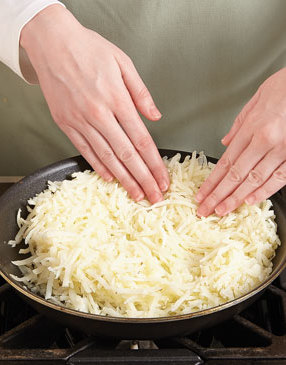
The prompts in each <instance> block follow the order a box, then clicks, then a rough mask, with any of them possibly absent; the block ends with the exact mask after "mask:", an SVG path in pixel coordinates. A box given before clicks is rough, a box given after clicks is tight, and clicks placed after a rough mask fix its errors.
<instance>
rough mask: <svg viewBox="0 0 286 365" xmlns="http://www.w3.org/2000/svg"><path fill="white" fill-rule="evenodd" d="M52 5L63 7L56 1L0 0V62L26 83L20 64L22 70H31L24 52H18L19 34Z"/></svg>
mask: <svg viewBox="0 0 286 365" xmlns="http://www.w3.org/2000/svg"><path fill="white" fill-rule="evenodd" d="M52 4H61V5H62V6H64V4H63V3H61V2H59V1H57V0H0V61H2V62H3V63H5V64H6V65H7V66H8V67H10V68H11V69H12V70H13V71H14V72H16V74H18V75H19V76H20V77H22V79H24V80H25V81H26V82H28V81H27V80H26V79H25V77H24V75H23V73H22V70H21V67H20V62H21V66H22V69H24V68H25V69H27V70H29V69H30V70H32V65H31V64H30V62H29V59H28V57H27V56H26V54H25V52H23V50H22V52H19V50H20V45H19V40H20V34H21V31H22V28H23V27H24V26H25V25H26V24H27V23H28V22H29V21H30V20H31V19H32V18H33V17H34V16H35V15H36V14H38V13H39V12H40V11H41V10H43V9H45V8H46V7H47V6H49V5H52ZM25 75H26V72H25Z"/></svg>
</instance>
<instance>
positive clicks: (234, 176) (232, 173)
mask: <svg viewBox="0 0 286 365" xmlns="http://www.w3.org/2000/svg"><path fill="white" fill-rule="evenodd" d="M228 178H229V180H230V181H232V182H235V183H240V182H241V181H242V178H241V176H240V173H239V172H238V169H237V167H236V166H232V167H231V168H230V170H229V173H228Z"/></svg>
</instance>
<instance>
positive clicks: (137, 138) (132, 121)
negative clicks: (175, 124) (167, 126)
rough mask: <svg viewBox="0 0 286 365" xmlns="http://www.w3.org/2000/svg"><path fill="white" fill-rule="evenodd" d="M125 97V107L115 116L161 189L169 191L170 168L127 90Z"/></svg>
mask: <svg viewBox="0 0 286 365" xmlns="http://www.w3.org/2000/svg"><path fill="white" fill-rule="evenodd" d="M122 94H124V92H122ZM125 98H126V101H125V102H124V103H122V104H121V105H122V106H124V107H121V106H119V107H118V108H117V110H116V111H114V113H115V116H116V118H117V120H118V121H119V122H120V124H121V126H122V127H123V129H124V130H125V132H126V134H127V135H128V137H129V139H130V140H131V142H132V144H133V145H134V147H135V148H136V150H137V151H138V153H139V154H140V156H141V157H142V158H143V160H144V161H145V163H146V165H147V167H148V168H149V170H150V171H151V173H152V175H153V176H154V178H155V180H156V182H157V184H158V185H159V187H160V189H161V191H167V190H168V187H169V184H170V180H169V174H168V170H167V168H166V166H165V164H164V162H163V160H162V158H161V156H160V154H159V151H158V149H157V147H156V145H155V143H154V141H153V139H152V137H151V136H150V134H149V132H148V130H147V128H146V126H145V124H144V123H143V122H142V120H141V118H140V116H139V114H138V112H137V110H136V108H135V107H134V105H133V103H132V100H131V99H130V96H129V94H128V93H127V92H126V95H125Z"/></svg>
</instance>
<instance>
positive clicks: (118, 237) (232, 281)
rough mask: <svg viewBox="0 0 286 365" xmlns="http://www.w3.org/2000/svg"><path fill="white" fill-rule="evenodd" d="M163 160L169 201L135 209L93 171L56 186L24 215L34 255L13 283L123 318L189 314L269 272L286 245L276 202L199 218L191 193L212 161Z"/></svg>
mask: <svg viewBox="0 0 286 365" xmlns="http://www.w3.org/2000/svg"><path fill="white" fill-rule="evenodd" d="M179 160H180V155H179V154H177V155H176V156H174V157H173V158H172V159H169V160H168V159H166V158H164V161H165V164H166V166H167V167H168V170H169V173H170V179H171V186H170V189H169V191H168V192H167V193H166V194H165V196H164V198H165V199H164V201H162V202H160V203H156V204H154V205H152V206H150V204H149V203H148V202H147V201H146V200H143V201H142V202H139V203H135V202H134V201H132V200H131V199H130V198H129V197H128V196H127V193H126V191H125V190H124V189H123V187H121V186H120V185H119V184H118V183H116V182H111V183H107V182H105V181H104V180H103V179H101V178H100V177H99V176H98V175H97V174H96V173H95V172H91V171H85V172H78V173H74V174H73V175H72V177H73V179H72V180H64V181H57V182H49V183H48V188H47V189H46V190H45V191H43V192H42V193H40V194H38V195H37V196H36V197H34V198H32V199H30V200H29V201H28V204H29V205H28V211H29V214H28V216H27V218H25V219H24V218H22V217H21V212H19V213H18V216H17V222H18V225H19V232H18V234H17V236H16V237H15V239H14V240H12V241H9V244H11V245H13V246H16V245H17V244H19V243H20V242H21V241H22V240H23V239H24V240H25V243H26V245H27V248H26V249H22V250H20V253H22V254H26V255H27V254H28V253H29V254H30V256H29V257H28V258H25V259H23V260H20V261H14V262H13V263H14V264H15V265H17V266H19V268H20V270H21V272H22V274H23V276H22V277H20V278H16V279H17V280H19V281H22V282H23V283H24V284H25V285H26V286H27V287H28V288H29V289H30V290H32V291H33V292H35V293H38V294H40V295H42V296H44V297H45V298H46V299H47V300H49V301H51V302H53V303H56V304H61V305H65V306H67V307H68V308H72V309H76V310H79V311H83V312H89V313H95V314H100V315H108V316H117V317H137V318H139V317H141V318H144V317H145V318H146V317H162V316H172V315H178V314H186V313H191V312H195V311H199V310H202V309H206V308H209V307H214V306H217V305H219V304H222V303H225V302H227V301H230V300H232V299H234V298H236V297H239V296H241V295H243V294H246V293H247V292H249V291H251V290H252V289H253V288H255V287H256V286H258V285H259V284H260V283H261V282H263V281H264V280H265V279H266V278H267V277H268V276H269V274H270V273H271V270H272V262H271V260H272V258H273V257H274V255H275V249H276V248H277V246H278V245H279V244H280V241H279V238H278V236H277V234H276V224H275V222H274V218H275V216H274V212H273V210H271V205H272V204H271V202H270V200H267V201H264V202H263V203H261V204H257V205H254V206H247V205H246V204H243V205H242V206H241V207H240V208H238V209H237V210H236V211H235V212H233V213H230V214H228V215H227V216H225V217H223V218H220V217H218V216H216V215H215V214H213V215H211V216H209V217H207V218H199V217H197V215H196V211H197V203H196V202H195V200H194V196H195V194H196V192H197V190H198V188H199V187H200V185H201V184H202V182H203V181H204V180H205V179H206V178H207V176H208V175H209V174H210V172H211V170H212V168H213V166H214V165H213V164H211V163H207V161H206V158H205V156H204V155H203V154H202V153H201V154H200V156H199V157H198V158H197V157H196V153H193V154H192V156H188V157H187V158H186V159H185V160H184V162H182V163H180V162H179Z"/></svg>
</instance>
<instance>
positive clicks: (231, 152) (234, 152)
mask: <svg viewBox="0 0 286 365" xmlns="http://www.w3.org/2000/svg"><path fill="white" fill-rule="evenodd" d="M251 139H252V134H251V133H249V131H248V130H244V129H243V128H241V130H240V131H239V132H238V134H237V135H236V137H235V138H234V139H233V140H232V142H231V144H230V145H229V146H228V148H227V150H226V151H225V153H224V154H223V155H222V157H221V158H220V159H219V161H218V163H217V164H216V166H215V168H214V170H213V171H212V172H211V174H210V175H209V177H208V178H207V179H206V180H205V181H204V183H203V184H202V186H201V187H200V189H199V191H198V193H197V195H196V197H195V199H196V201H197V202H198V203H202V202H203V201H204V200H205V199H206V197H207V196H208V195H209V194H210V193H211V192H212V191H213V190H214V189H215V188H216V186H217V185H218V183H219V182H220V181H221V180H222V179H223V178H224V177H225V175H226V174H227V173H228V172H229V170H230V168H231V166H232V165H233V164H234V163H235V162H236V160H237V158H238V156H239V155H240V154H241V153H242V151H243V150H244V149H245V148H246V147H247V146H248V145H249V143H250V141H251Z"/></svg>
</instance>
